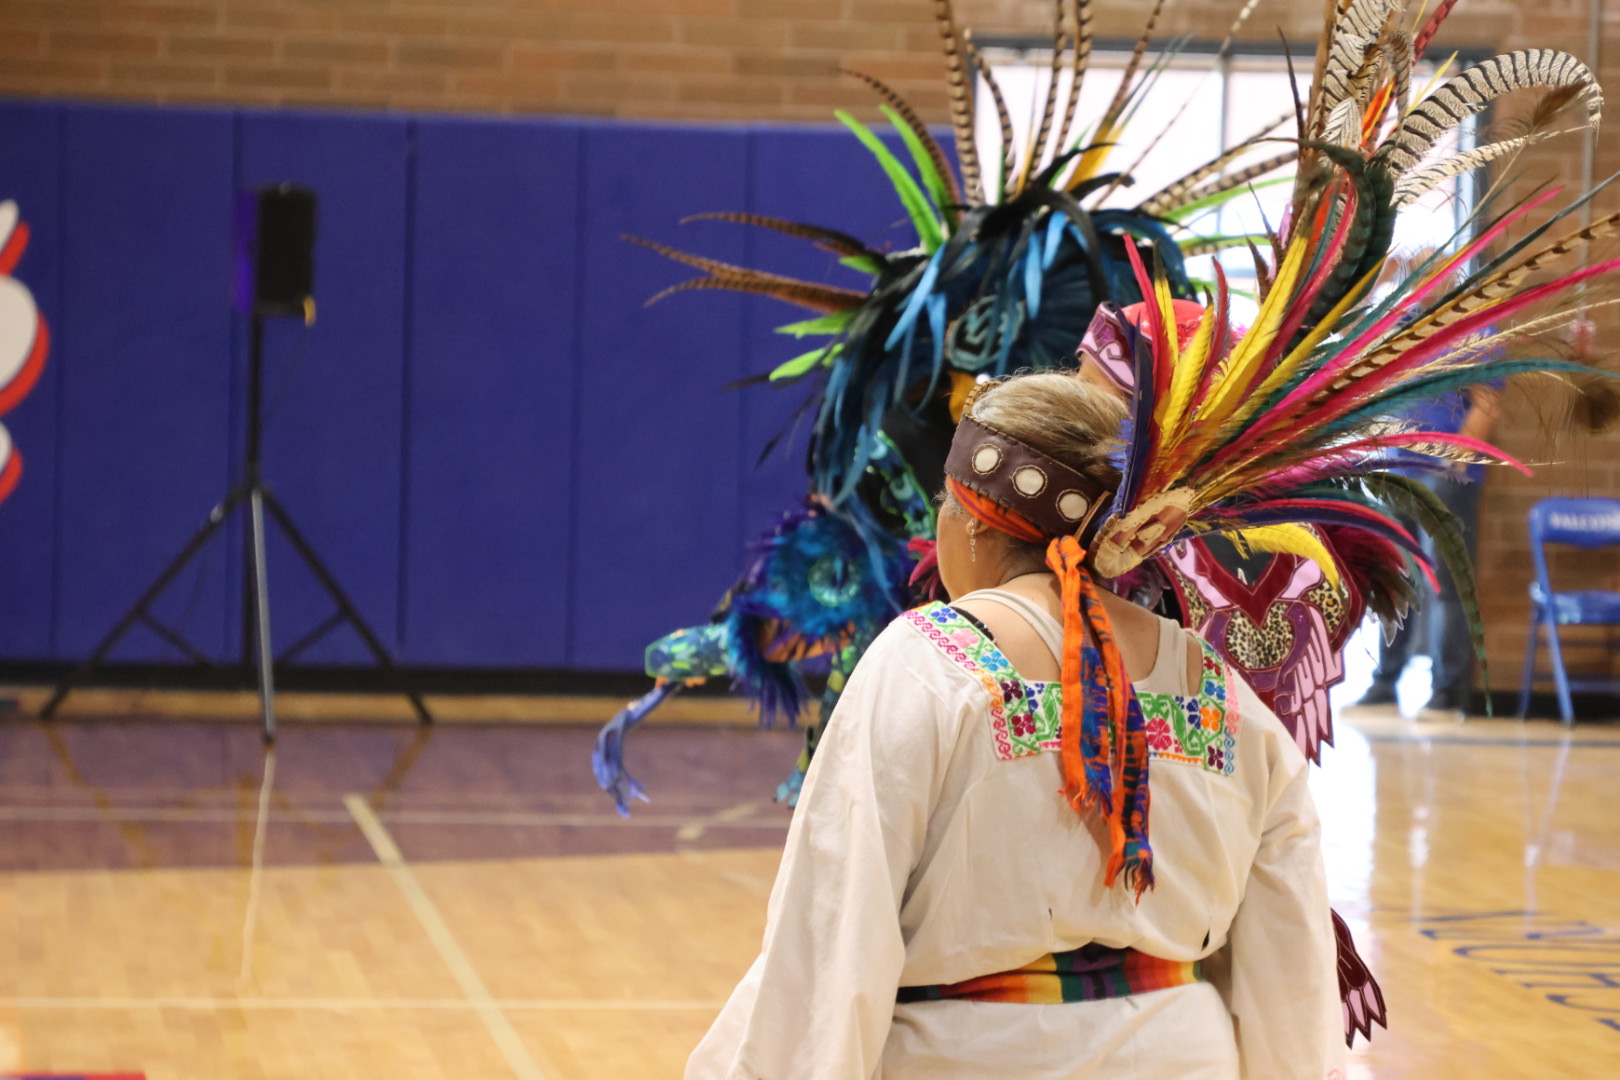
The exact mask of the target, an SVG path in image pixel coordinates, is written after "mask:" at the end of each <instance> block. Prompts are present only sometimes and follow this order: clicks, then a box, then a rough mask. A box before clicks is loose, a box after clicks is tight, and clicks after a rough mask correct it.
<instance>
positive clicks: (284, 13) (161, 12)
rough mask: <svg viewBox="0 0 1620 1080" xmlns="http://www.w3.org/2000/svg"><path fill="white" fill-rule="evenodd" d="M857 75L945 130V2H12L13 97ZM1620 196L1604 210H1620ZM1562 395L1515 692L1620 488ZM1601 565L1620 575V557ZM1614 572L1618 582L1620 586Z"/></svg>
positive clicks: (860, 94)
mask: <svg viewBox="0 0 1620 1080" xmlns="http://www.w3.org/2000/svg"><path fill="white" fill-rule="evenodd" d="M1587 3H1588V0H1535V3H1534V4H1532V3H1530V2H1529V0H1462V3H1460V4H1459V5H1458V8H1457V10H1456V12H1455V13H1454V14H1453V15H1452V17H1451V20H1450V22H1449V23H1448V24H1447V29H1446V33H1445V34H1444V35H1443V36H1442V38H1441V45H1442V46H1444V45H1469V46H1488V47H1496V48H1500V49H1509V48H1514V47H1517V46H1520V45H1525V44H1535V45H1541V46H1549V47H1554V48H1563V49H1567V50H1569V51H1571V52H1574V53H1575V54H1576V55H1580V56H1585V55H1586V54H1587V52H1588V49H1587V38H1586V27H1587V11H1588V8H1587ZM1607 4H1608V11H1607V13H1606V20H1605V23H1604V37H1605V49H1604V57H1605V61H1606V66H1605V68H1604V70H1603V71H1602V75H1603V76H1604V82H1605V83H1606V84H1607V85H1608V86H1610V87H1611V88H1620V0H1607ZM1145 6H1146V5H1145V3H1140V2H1137V0H1129V2H1127V0H1102V2H1101V3H1100V4H1099V10H1098V12H1097V24H1096V25H1097V29H1098V32H1099V34H1101V35H1103V36H1111V37H1130V36H1134V35H1135V33H1136V32H1137V30H1138V29H1139V24H1140V20H1141V18H1142V17H1143V11H1144V9H1145ZM1238 6H1239V3H1238V0H1223V2H1216V0H1172V3H1171V5H1170V7H1169V10H1167V11H1166V12H1165V15H1164V18H1163V19H1162V21H1161V26H1162V28H1163V32H1164V33H1165V34H1171V33H1177V32H1182V31H1188V32H1192V33H1194V34H1197V35H1199V36H1202V37H1205V38H1214V37H1219V36H1220V35H1221V34H1223V33H1224V32H1225V29H1226V26H1227V24H1228V22H1229V21H1230V19H1231V17H1232V14H1233V13H1234V12H1235V10H1236V9H1237V7H1238ZM958 8H959V13H960V15H961V17H962V19H963V21H964V22H966V23H968V24H969V25H972V26H974V27H976V28H977V29H979V30H980V31H981V32H982V33H1036V34H1044V33H1045V32H1046V31H1047V29H1048V27H1049V26H1050V20H1051V10H1052V5H1051V3H1049V2H1046V0H961V2H960V3H959V5H958ZM1532 12H1533V13H1534V17H1533V19H1532V17H1531V13H1532ZM1320 18H1321V16H1320V5H1319V4H1317V3H1315V2H1313V0H1261V3H1260V5H1259V8H1258V9H1257V11H1256V12H1255V14H1254V17H1253V18H1252V19H1251V21H1250V23H1249V25H1248V27H1247V29H1246V31H1245V34H1246V36H1248V37H1250V38H1253V39H1255V40H1264V41H1267V42H1272V41H1275V40H1276V35H1277V30H1278V28H1279V27H1281V28H1282V29H1283V30H1284V31H1286V33H1287V35H1288V37H1289V38H1290V39H1291V40H1292V41H1294V42H1297V43H1300V44H1301V45H1308V44H1309V43H1310V42H1311V41H1313V40H1314V37H1315V35H1316V30H1317V26H1318V25H1319V20H1320ZM841 66H848V67H854V68H859V69H861V70H865V71H869V72H871V73H872V74H874V75H877V76H879V77H881V78H883V79H885V80H887V81H889V82H891V83H892V84H893V85H894V86H895V87H896V88H898V89H899V90H901V92H903V93H904V94H906V95H907V96H908V98H910V99H911V100H912V101H913V103H914V104H915V105H916V106H917V107H918V108H919V109H920V110H921V111H922V112H923V113H924V114H925V115H926V116H927V117H928V118H929V119H931V120H937V121H943V120H944V119H945V99H944V94H943V91H942V83H941V79H940V75H941V70H942V69H941V65H940V61H939V53H938V35H937V32H936V31H935V29H934V24H933V22H932V3H931V2H930V0H0V94H11V95H56V96H70V97H75V98H86V97H93V98H115V99H123V100H130V101H145V102H239V103H250V104H260V105H315V106H352V107H362V108H398V109H412V110H436V109H442V110H456V111H483V112H510V113H524V112H546V113H568V114H576V115H603V116H634V117H665V118H679V119H697V120H714V119H733V120H735V119H771V120H816V121H823V120H827V119H828V118H829V116H830V113H831V111H832V109H834V108H835V107H840V106H848V107H851V108H855V109H857V110H862V111H865V112H867V113H871V112H872V110H871V102H872V99H871V96H870V95H869V94H868V93H867V92H866V91H865V89H864V88H863V87H862V86H860V85H859V84H858V83H856V82H854V81H853V80H851V79H848V78H846V77H843V76H841V75H840V74H839V73H838V72H839V68H840V67H841ZM1616 96H1617V97H1620V90H1617V92H1616ZM1617 108H1620V107H1617ZM1612 127H1613V125H1611V130H1612ZM1519 167H1520V169H1521V170H1522V171H1523V172H1524V173H1525V174H1526V175H1527V176H1528V177H1530V178H1531V179H1532V180H1535V181H1539V180H1544V179H1548V178H1555V177H1556V178H1558V179H1559V180H1561V182H1563V183H1566V184H1568V185H1570V186H1571V187H1572V188H1573V187H1576V186H1578V185H1579V183H1580V178H1581V151H1580V141H1579V139H1577V138H1566V139H1563V140H1560V141H1558V142H1557V143H1553V144H1547V145H1545V146H1543V147H1539V148H1536V149H1535V150H1533V151H1531V152H1530V153H1528V154H1526V155H1525V156H1524V158H1523V159H1522V160H1521V162H1520V165H1519ZM1617 169H1620V138H1617V137H1616V136H1614V135H1612V134H1605V135H1604V136H1603V137H1602V138H1601V139H1600V141H1599V150H1598V160H1597V170H1596V171H1597V175H1598V176H1599V177H1602V176H1606V175H1607V174H1608V173H1610V172H1612V171H1615V170H1617ZM1616 190H1617V194H1615V195H1606V196H1604V197H1603V198H1602V199H1600V200H1599V204H1598V208H1597V209H1598V212H1599V213H1604V212H1610V211H1613V210H1615V209H1617V208H1620V185H1617V189H1616ZM1608 253H1609V254H1613V253H1614V252H1613V251H1609V252H1608ZM1599 254H1602V253H1599ZM1597 298H1598V297H1597V296H1596V294H1594V299H1597ZM1598 322H1599V326H1600V335H1599V340H1600V343H1601V345H1602V346H1603V347H1606V348H1609V349H1611V350H1612V351H1614V352H1616V353H1620V320H1617V319H1616V317H1615V314H1614V309H1608V310H1606V311H1604V312H1602V313H1600V316H1599V318H1598ZM1616 360H1617V361H1620V356H1617V357H1616ZM1562 404H1563V399H1562V398H1561V397H1560V396H1559V395H1558V394H1557V393H1556V392H1553V391H1552V390H1550V389H1549V388H1548V387H1547V386H1546V385H1545V384H1531V385H1529V386H1525V387H1519V388H1516V389H1515V390H1513V391H1512V392H1511V396H1510V401H1509V408H1508V415H1507V419H1506V421H1505V422H1504V425H1503V428H1502V431H1501V437H1502V440H1503V442H1504V444H1505V445H1506V446H1507V447H1508V448H1509V449H1511V450H1512V451H1514V452H1515V453H1518V454H1520V455H1521V456H1523V457H1525V458H1526V459H1527V460H1532V461H1538V462H1548V461H1562V462H1563V463H1562V464H1558V465H1553V466H1547V467H1543V468H1541V469H1540V470H1539V471H1538V474H1537V477H1536V478H1535V479H1534V480H1524V479H1522V478H1519V477H1517V476H1516V475H1515V474H1511V473H1507V472H1505V471H1503V472H1498V473H1493V475H1492V476H1491V478H1490V480H1489V481H1488V485H1487V489H1486V492H1485V498H1484V509H1483V513H1482V522H1481V529H1480V541H1481V542H1480V556H1479V565H1480V572H1481V582H1482V588H1483V591H1484V606H1485V611H1486V615H1487V621H1488V624H1489V627H1490V631H1489V632H1490V637H1489V644H1490V653H1491V657H1492V660H1493V662H1494V665H1495V678H1494V680H1493V681H1494V683H1495V684H1496V685H1497V686H1499V687H1512V686H1514V685H1516V681H1517V677H1518V676H1517V662H1518V659H1519V657H1520V656H1521V650H1522V648H1523V644H1524V634H1525V619H1526V610H1527V601H1526V598H1525V588H1526V585H1527V583H1528V580H1529V575H1530V570H1529V552H1528V542H1527V538H1526V535H1525V528H1524V516H1525V512H1526V511H1527V510H1528V508H1529V506H1530V505H1531V504H1532V503H1533V502H1534V501H1535V499H1537V498H1539V497H1541V496H1542V495H1544V494H1551V493H1601V494H1620V436H1610V437H1605V438H1601V439H1595V440H1581V441H1571V440H1567V439H1565V440H1555V439H1552V438H1550V437H1549V436H1547V435H1545V434H1544V433H1543V432H1542V431H1541V430H1540V429H1541V427H1542V422H1543V418H1546V419H1551V418H1552V417H1554V416H1555V415H1556V414H1557V413H1558V412H1559V411H1560V409H1561V408H1562ZM1595 565H1596V564H1594V562H1593V561H1592V560H1591V559H1590V558H1588V559H1586V560H1580V559H1563V560H1560V563H1559V569H1560V570H1563V571H1566V572H1569V573H1571V574H1572V575H1575V576H1581V577H1583V578H1584V579H1585V580H1592V579H1594V570H1593V568H1594V566H1595ZM1604 572H1605V573H1609V572H1612V573H1613V574H1615V575H1620V560H1617V561H1616V562H1614V563H1612V564H1610V565H1609V568H1608V569H1607V570H1605V571H1604ZM1611 580H1613V581H1614V582H1615V584H1616V587H1620V576H1615V577H1613V578H1612V579H1611ZM1594 640H1598V641H1602V640H1603V639H1601V638H1595V639H1594ZM1603 655H1606V654H1603V653H1594V659H1601V657H1602V656H1603Z"/></svg>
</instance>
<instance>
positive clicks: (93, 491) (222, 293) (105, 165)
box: [57, 107, 233, 660]
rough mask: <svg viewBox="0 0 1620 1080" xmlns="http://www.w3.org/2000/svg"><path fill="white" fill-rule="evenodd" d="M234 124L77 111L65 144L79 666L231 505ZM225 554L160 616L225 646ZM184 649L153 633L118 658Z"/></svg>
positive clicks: (64, 534)
mask: <svg viewBox="0 0 1620 1080" xmlns="http://www.w3.org/2000/svg"><path fill="white" fill-rule="evenodd" d="M232 165H233V132H232V119H231V117H230V115H229V114H227V113H222V112H210V111H189V110H177V109H165V110H162V111H158V110H153V109H141V108H99V107H84V108H71V109H68V110H67V113H66V124H65V129H64V141H63V146H62V203H61V206H62V211H61V213H62V218H61V224H62V239H63V245H62V297H61V303H62V319H61V325H60V330H61V333H60V335H59V340H60V342H61V348H60V351H59V354H58V357H57V359H58V366H59V367H60V373H59V376H60V382H59V385H60V387H61V393H62V405H61V414H60V415H61V425H62V426H61V441H60V448H61V449H60V456H59V459H58V461H59V465H58V474H57V481H58V484H59V500H60V501H59V503H58V506H59V513H60V518H59V520H58V523H57V529H58V535H59V537H60V541H59V547H58V549H57V559H58V574H59V581H60V586H59V588H58V591H57V603H58V609H57V640H58V644H59V647H60V650H61V652H62V653H63V654H64V655H67V656H79V655H83V654H84V653H86V652H87V651H88V650H89V649H90V647H91V646H93V645H94V643H95V642H96V641H97V640H98V639H99V638H100V637H101V636H102V634H103V633H104V632H105V631H106V630H107V629H108V628H110V627H111V625H112V623H113V621H114V620H115V619H116V618H117V616H118V615H119V614H120V613H121V612H122V611H123V610H124V609H125V608H126V607H128V606H129V605H130V604H131V603H132V602H133V601H134V599H135V598H136V596H137V595H138V594H139V592H140V590H141V589H142V588H143V587H144V585H145V584H146V582H147V581H148V580H149V579H150V578H151V577H152V576H153V575H155V574H156V573H157V572H158V570H159V569H160V568H161V567H162V565H163V564H164V562H165V561H167V558H168V557H169V556H170V555H171V554H172V553H174V552H175V551H177V550H178V549H179V548H180V546H181V544H182V543H184V541H185V540H186V538H187V537H188V536H189V535H190V534H191V532H192V531H193V530H194V529H195V528H196V527H197V526H198V525H200V524H201V523H202V522H203V521H204V520H205V519H206V517H207V514H208V511H209V508H210V507H212V506H213V505H214V504H215V502H217V501H218V499H219V498H220V496H221V495H223V494H224V491H225V485H226V482H227V457H226V455H227V447H228V445H229V444H228V440H227V434H228V431H227V429H228V412H229V402H230V397H229V395H230V384H231V378H230V373H231V341H232V335H231V314H230V308H229V287H228V283H229V281H230V234H231V191H232V186H233V184H232ZM224 567H225V559H224V549H223V548H222V547H215V548H214V549H212V551H211V552H210V553H209V554H208V555H207V556H205V557H204V558H203V559H202V560H201V561H200V562H199V563H198V564H197V567H196V569H195V570H194V571H193V572H189V573H187V574H185V575H183V576H182V577H181V578H180V580H179V581H178V582H177V583H176V587H175V588H173V589H171V590H170V592H169V594H168V595H167V596H166V597H165V599H164V602H163V603H162V604H160V605H159V606H158V609H157V610H158V612H159V614H160V616H161V617H163V618H164V619H165V621H167V622H169V623H170V624H171V625H183V626H184V629H185V630H186V632H187V634H188V636H190V637H191V638H192V640H193V641H194V642H196V643H197V644H198V646H199V647H202V648H204V649H205V650H207V651H208V652H210V653H211V654H214V655H222V654H223V652H224V647H225V645H226V637H225V614H226V603H225V596H224V589H223V585H224V578H225V575H224ZM114 656H115V658H118V659H128V660H177V659H180V655H179V654H178V653H177V652H175V651H174V650H173V649H171V648H170V647H168V646H167V645H164V644H163V643H161V642H160V641H158V640H157V639H156V638H155V637H154V636H152V635H149V634H147V633H146V632H145V631H144V630H138V631H137V632H136V633H135V634H133V635H131V636H130V637H129V638H127V639H126V644H125V645H124V646H123V647H121V648H120V649H119V650H117V651H116V652H115V653H114Z"/></svg>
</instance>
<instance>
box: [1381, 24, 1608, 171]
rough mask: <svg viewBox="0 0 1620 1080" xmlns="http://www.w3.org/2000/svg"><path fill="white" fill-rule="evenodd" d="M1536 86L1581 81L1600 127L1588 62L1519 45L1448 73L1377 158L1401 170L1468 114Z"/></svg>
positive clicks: (1590, 116)
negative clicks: (1455, 71) (1458, 70)
mask: <svg viewBox="0 0 1620 1080" xmlns="http://www.w3.org/2000/svg"><path fill="white" fill-rule="evenodd" d="M1532 86H1545V87H1549V88H1553V87H1564V86H1579V87H1581V88H1582V91H1581V99H1582V101H1583V102H1584V103H1585V105H1586V114H1587V122H1588V124H1590V125H1591V126H1592V127H1596V126H1597V125H1598V122H1599V121H1600V120H1601V119H1602V118H1603V91H1602V90H1600V89H1599V88H1598V85H1597V81H1596V80H1595V79H1594V78H1593V76H1592V72H1591V69H1589V68H1588V67H1587V66H1586V65H1585V64H1583V63H1581V62H1580V61H1579V60H1577V59H1575V57H1573V56H1571V55H1569V54H1568V53H1565V52H1558V51H1557V50H1555V49H1520V50H1518V51H1517V52H1511V53H1505V54H1503V55H1501V56H1493V57H1491V58H1490V59H1489V60H1482V61H1480V62H1479V63H1477V64H1475V65H1473V66H1472V67H1469V68H1465V69H1464V70H1462V71H1460V72H1458V73H1457V74H1456V75H1453V76H1452V77H1451V78H1450V79H1447V80H1446V81H1445V82H1444V83H1443V84H1441V85H1440V86H1439V87H1438V88H1437V89H1436V90H1435V91H1434V92H1433V93H1432V94H1430V95H1429V96H1428V97H1426V98H1424V99H1423V100H1422V101H1420V102H1418V104H1417V105H1416V106H1415V107H1414V108H1413V109H1412V111H1411V112H1409V113H1407V114H1406V116H1405V118H1404V119H1402V120H1401V122H1400V124H1399V125H1398V126H1397V127H1396V128H1395V130H1394V131H1393V132H1391V133H1390V136H1389V138H1387V139H1385V140H1384V143H1383V145H1381V146H1380V147H1379V148H1378V151H1377V153H1376V154H1374V155H1373V161H1374V163H1376V164H1379V165H1382V166H1383V167H1384V168H1387V169H1389V170H1390V171H1391V172H1393V173H1394V174H1395V175H1396V176H1399V175H1400V174H1401V173H1404V172H1406V170H1408V169H1410V168H1411V167H1412V166H1414V165H1416V164H1417V163H1418V162H1419V161H1420V160H1422V158H1423V157H1424V156H1425V155H1426V154H1428V152H1429V150H1430V149H1431V148H1432V147H1433V146H1434V145H1435V144H1436V143H1437V142H1439V140H1440V138H1441V137H1442V136H1443V135H1444V134H1445V133H1446V132H1448V131H1450V130H1451V129H1452V128H1455V127H1456V126H1457V125H1458V124H1459V123H1461V122H1462V121H1463V120H1465V119H1467V118H1468V117H1470V116H1473V115H1474V114H1476V113H1478V112H1480V111H1481V110H1483V109H1484V108H1485V107H1486V106H1488V105H1489V104H1490V103H1491V102H1493V101H1495V100H1496V99H1497V98H1499V97H1501V96H1502V95H1503V94H1507V93H1510V92H1512V91H1514V90H1522V89H1525V88H1527V87H1532Z"/></svg>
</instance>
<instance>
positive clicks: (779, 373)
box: [770, 342, 844, 382]
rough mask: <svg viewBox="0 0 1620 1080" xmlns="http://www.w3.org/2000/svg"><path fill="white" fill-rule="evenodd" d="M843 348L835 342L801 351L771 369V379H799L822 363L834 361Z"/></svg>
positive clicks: (775, 380) (776, 380)
mask: <svg viewBox="0 0 1620 1080" xmlns="http://www.w3.org/2000/svg"><path fill="white" fill-rule="evenodd" d="M843 350H844V347H843V346H842V345H840V344H838V343H836V342H835V343H833V344H831V345H824V346H822V347H821V348H819V349H811V350H810V351H809V352H807V353H801V354H800V355H798V356H795V357H794V358H793V359H791V360H789V361H787V362H786V363H783V364H778V365H777V366H776V367H775V368H774V369H773V370H772V371H771V375H770V381H771V382H782V381H783V380H785V379H797V378H799V377H800V376H802V375H808V374H810V372H812V371H814V370H815V369H816V368H818V367H820V366H821V365H823V364H830V363H832V362H833V360H835V359H836V358H837V357H838V354H839V353H840V352H842V351H843Z"/></svg>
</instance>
